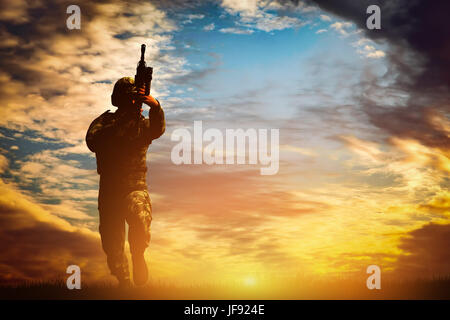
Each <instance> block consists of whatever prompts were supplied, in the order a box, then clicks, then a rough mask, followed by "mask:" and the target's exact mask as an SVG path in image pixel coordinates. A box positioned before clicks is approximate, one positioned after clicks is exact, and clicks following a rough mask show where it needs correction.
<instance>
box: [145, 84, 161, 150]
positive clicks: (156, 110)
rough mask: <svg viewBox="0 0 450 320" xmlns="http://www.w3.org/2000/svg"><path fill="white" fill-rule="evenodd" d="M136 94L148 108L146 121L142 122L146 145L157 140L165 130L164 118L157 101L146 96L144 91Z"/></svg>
mask: <svg viewBox="0 0 450 320" xmlns="http://www.w3.org/2000/svg"><path fill="white" fill-rule="evenodd" d="M138 94H139V95H140V100H141V101H142V102H143V103H145V104H146V105H148V106H149V107H150V111H149V113H148V119H145V120H146V121H145V122H144V130H143V131H144V132H143V134H144V138H145V140H146V142H147V143H151V142H152V140H155V139H158V138H159V137H160V136H162V134H163V133H164V131H165V130H166V120H165V117H164V110H163V109H162V108H161V104H160V103H159V101H158V100H157V99H155V98H154V97H152V96H151V95H148V96H146V95H145V93H144V89H139V90H138Z"/></svg>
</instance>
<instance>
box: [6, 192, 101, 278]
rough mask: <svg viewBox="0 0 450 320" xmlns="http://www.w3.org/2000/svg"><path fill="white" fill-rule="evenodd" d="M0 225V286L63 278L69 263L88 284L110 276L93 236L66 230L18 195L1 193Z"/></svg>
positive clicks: (59, 222)
mask: <svg viewBox="0 0 450 320" xmlns="http://www.w3.org/2000/svg"><path fill="white" fill-rule="evenodd" d="M2 188H3V186H2ZM12 198H13V199H14V200H11V199H12ZM0 225H1V226H2V228H1V230H0V243H1V247H2V255H1V257H0V271H1V272H0V283H7V282H15V281H23V280H32V281H37V280H42V281H44V280H53V279H61V278H62V279H64V278H66V276H67V275H66V268H67V267H68V266H69V265H72V264H75V265H78V266H80V268H81V270H82V275H83V277H84V279H85V280H88V281H92V280H99V279H101V278H102V277H103V278H104V279H106V278H105V277H107V276H108V274H109V272H108V271H107V270H106V266H105V265H106V263H105V260H106V259H105V256H104V254H103V252H102V249H101V245H100V239H99V238H98V237H96V236H94V233H92V232H89V231H87V230H84V231H83V230H81V229H75V228H70V227H68V225H66V224H65V223H64V222H63V221H62V220H59V219H58V218H52V217H51V216H50V215H48V214H47V213H45V212H44V211H43V210H42V209H40V208H39V207H37V206H36V205H34V204H32V203H30V202H28V201H27V200H25V199H23V198H22V197H21V195H19V194H12V193H11V192H7V193H5V194H4V196H3V199H2V201H1V202H0Z"/></svg>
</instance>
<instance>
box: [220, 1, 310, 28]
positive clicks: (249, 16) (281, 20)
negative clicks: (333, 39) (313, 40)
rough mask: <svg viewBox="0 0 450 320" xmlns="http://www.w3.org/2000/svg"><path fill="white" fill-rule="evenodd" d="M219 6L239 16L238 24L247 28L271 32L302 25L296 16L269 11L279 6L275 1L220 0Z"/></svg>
mask: <svg viewBox="0 0 450 320" xmlns="http://www.w3.org/2000/svg"><path fill="white" fill-rule="evenodd" d="M221 6H222V7H223V8H224V9H225V10H226V11H227V12H228V13H229V14H231V15H236V16H239V25H240V26H243V27H247V28H248V30H251V29H256V30H262V31H265V32H271V31H275V30H284V29H289V28H299V27H301V26H303V22H302V21H301V20H300V19H299V18H297V17H293V16H288V15H278V14H276V13H272V12H269V11H273V10H275V11H277V9H279V8H280V6H278V5H277V3H276V2H266V1H260V0H251V1H236V0H222V2H221ZM295 7H297V6H295Z"/></svg>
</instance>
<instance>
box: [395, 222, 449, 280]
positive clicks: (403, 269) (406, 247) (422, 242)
mask: <svg viewBox="0 0 450 320" xmlns="http://www.w3.org/2000/svg"><path fill="white" fill-rule="evenodd" d="M449 247H450V225H448V224H446V225H441V224H435V223H430V224H427V225H425V226H423V227H422V228H420V229H416V230H414V231H412V232H410V233H409V234H408V235H407V236H406V237H404V238H403V239H402V240H401V244H400V246H399V248H400V249H402V250H403V251H404V252H405V253H406V254H404V255H401V256H400V257H399V258H398V260H397V262H396V271H397V272H398V273H399V274H401V275H403V276H411V275H412V276H423V277H427V276H439V275H443V276H448V275H449V274H450V251H449V250H448V248H449Z"/></svg>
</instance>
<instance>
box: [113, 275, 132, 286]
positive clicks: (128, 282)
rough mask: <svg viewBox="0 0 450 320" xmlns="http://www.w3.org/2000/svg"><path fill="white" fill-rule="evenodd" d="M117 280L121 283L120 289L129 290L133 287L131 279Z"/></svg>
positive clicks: (120, 278) (119, 278)
mask: <svg viewBox="0 0 450 320" xmlns="http://www.w3.org/2000/svg"><path fill="white" fill-rule="evenodd" d="M117 280H118V281H119V288H120V289H128V288H131V287H132V285H131V280H130V277H127V276H125V277H117Z"/></svg>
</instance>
